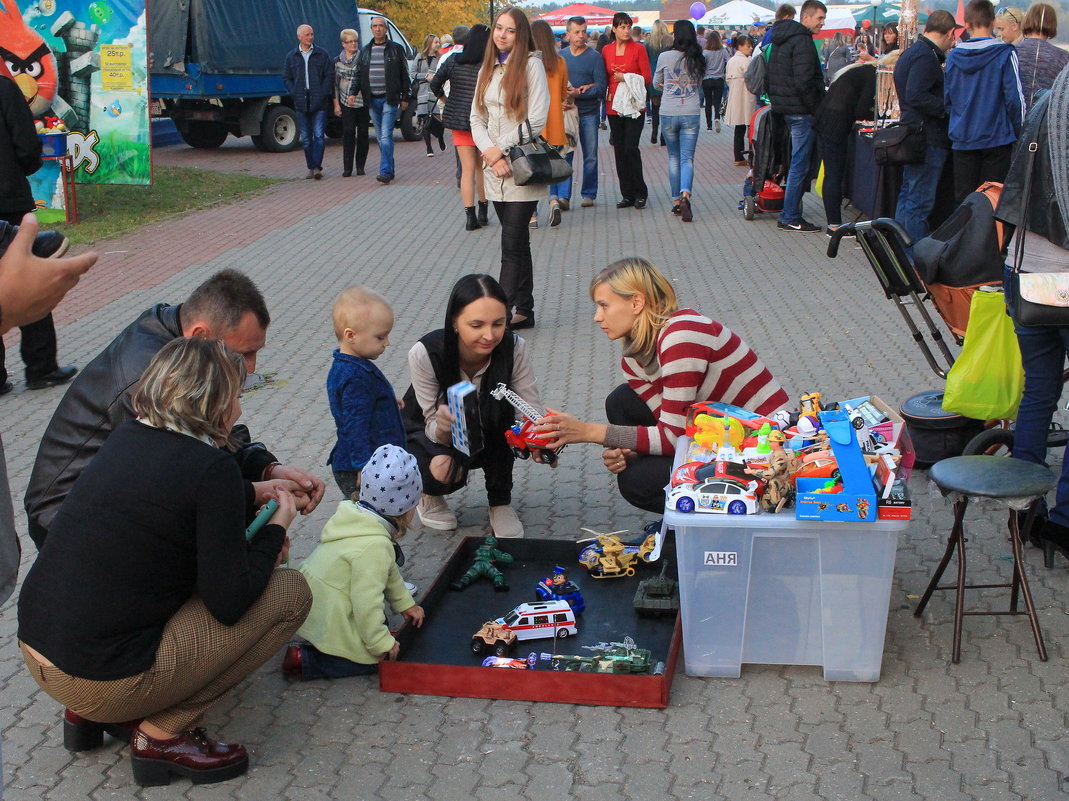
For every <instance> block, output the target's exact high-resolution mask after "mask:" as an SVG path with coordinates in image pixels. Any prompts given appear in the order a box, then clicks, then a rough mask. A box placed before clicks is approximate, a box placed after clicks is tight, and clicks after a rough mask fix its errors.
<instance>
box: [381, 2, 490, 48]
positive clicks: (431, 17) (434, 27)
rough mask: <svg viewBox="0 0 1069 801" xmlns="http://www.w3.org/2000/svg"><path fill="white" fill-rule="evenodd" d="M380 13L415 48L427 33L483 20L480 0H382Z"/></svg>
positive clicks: (437, 32)
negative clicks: (391, 22)
mask: <svg viewBox="0 0 1069 801" xmlns="http://www.w3.org/2000/svg"><path fill="white" fill-rule="evenodd" d="M380 5H381V7H382V13H383V14H385V15H386V16H387V17H389V18H390V19H391V20H393V23H394V24H395V25H396V26H397V27H398V28H400V29H401V32H402V33H403V34H404V35H405V36H406V37H407V38H408V41H410V42H411V43H412V44H413V45H414V46H415V47H416V49H419V47H420V46H421V45H422V44H423V38H424V37H425V36H426V35H427V34H428V33H434V34H438V35H441V34H443V33H449V32H450V31H451V30H453V27H454V26H456V25H474V24H476V23H477V22H482V23H485V22H486V14H487V11H486V4H485V3H484V2H482V0H434V2H433V3H428V2H425V1H424V0H383V2H382V3H380Z"/></svg>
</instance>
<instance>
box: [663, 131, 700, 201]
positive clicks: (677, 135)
mask: <svg viewBox="0 0 1069 801" xmlns="http://www.w3.org/2000/svg"><path fill="white" fill-rule="evenodd" d="M700 127H701V117H700V116H699V115H698V114H688V115H685V116H678V117H676V116H662V117H661V133H662V134H664V141H665V142H666V143H667V145H668V183H669V184H670V185H671V187H672V200H679V195H680V193H681V192H686V193H687V194H688V195H689V194H690V193H691V192H692V191H694V150H695V149H696V148H697V146H698V130H699V128H700Z"/></svg>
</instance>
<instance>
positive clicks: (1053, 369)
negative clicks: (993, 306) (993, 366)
mask: <svg viewBox="0 0 1069 801" xmlns="http://www.w3.org/2000/svg"><path fill="white" fill-rule="evenodd" d="M1008 271H1009V268H1007V272H1008ZM1007 295H1009V287H1008V286H1007ZM1009 300H1010V298H1009V297H1007V302H1008V301H1009ZM1013 327H1014V330H1015V331H1016V332H1017V342H1018V343H1019V344H1020V346H1021V361H1022V362H1023V364H1024V396H1023V397H1022V398H1021V406H1020V408H1019V409H1018V410H1017V425H1016V426H1015V427H1014V432H1013V455H1014V458H1017V459H1023V460H1024V461H1026V462H1032V463H1033V464H1041V465H1044V466H1047V434H1048V433H1049V432H1050V421H1051V418H1052V417H1053V416H1054V410H1055V409H1057V408H1058V400H1059V398H1061V396H1062V390H1063V389H1064V388H1065V384H1064V383H1063V382H1062V370H1064V369H1065V357H1066V354H1069V328H1063V327H1057V326H1036V327H1028V326H1021V325H1017V324H1016V323H1015V324H1014V326H1013ZM1049 517H1050V519H1051V520H1053V521H1054V522H1055V523H1057V524H1058V525H1060V526H1066V527H1069V445H1067V446H1066V448H1065V453H1064V454H1063V455H1062V474H1061V477H1060V478H1059V479H1058V488H1057V492H1056V495H1055V502H1054V507H1053V508H1052V509H1050V510H1049Z"/></svg>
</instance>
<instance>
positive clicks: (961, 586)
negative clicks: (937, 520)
mask: <svg viewBox="0 0 1069 801" xmlns="http://www.w3.org/2000/svg"><path fill="white" fill-rule="evenodd" d="M954 505H955V507H957V510H956V514H955V517H954V529H955V531H956V532H957V541H958V585H957V587H955V589H954V648H953V651H952V652H951V658H950V661H951V662H953V663H954V664H955V665H956V664H958V663H959V662H960V661H961V628H962V622H963V620H964V617H965V531H964V529H965V525H964V520H965V507H967V506H968V505H969V499H968V498H962V499H961V500H960V501H958V502H957V503H956V504H954Z"/></svg>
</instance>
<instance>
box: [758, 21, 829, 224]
mask: <svg viewBox="0 0 1069 801" xmlns="http://www.w3.org/2000/svg"><path fill="white" fill-rule="evenodd" d="M827 16H828V7H827V6H825V5H824V4H823V3H821V2H820V0H806V1H805V2H804V3H803V4H802V12H801V19H802V21H801V22H795V21H794V20H793V19H785V20H783V21H781V22H777V23H776V24H775V25H774V26H773V29H772V31H773V32H772V55H771V57H770V58H769V61H768V95H769V98H770V100H771V101H772V111H773V112H775V113H776V114H782V115H783V118H784V120H785V121H786V123H787V126H788V127H789V128H790V132H791V165H790V168H789V170H788V174H787V191H786V194H785V196H784V198H783V211H782V212H781V213H780V215H779V224H778V227H779V229H780V230H782V231H802V232H805V233H812V232H813V231H819V230H820V226H818V225H813V223H811V222H807V221H806V220H803V219H802V195H804V194H805V192H806V190H807V189H808V188H809V181H810V173H811V172H812V161H813V138H814V137H813V114H814V112H816V110H817V106H819V105H820V101H821V100H822V99H823V98H824V73H823V72H822V71H821V69H820V56H818V55H817V48H816V45H815V44H814V43H813V36H814V35H816V34H817V33H820V29H821V28H823V27H824V20H825V19H826V18H827Z"/></svg>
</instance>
